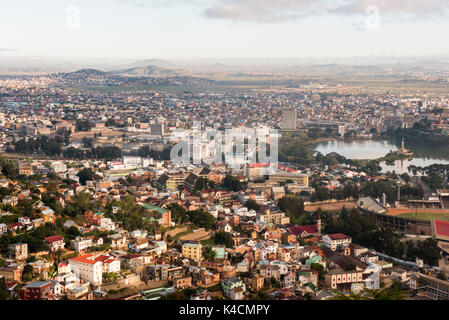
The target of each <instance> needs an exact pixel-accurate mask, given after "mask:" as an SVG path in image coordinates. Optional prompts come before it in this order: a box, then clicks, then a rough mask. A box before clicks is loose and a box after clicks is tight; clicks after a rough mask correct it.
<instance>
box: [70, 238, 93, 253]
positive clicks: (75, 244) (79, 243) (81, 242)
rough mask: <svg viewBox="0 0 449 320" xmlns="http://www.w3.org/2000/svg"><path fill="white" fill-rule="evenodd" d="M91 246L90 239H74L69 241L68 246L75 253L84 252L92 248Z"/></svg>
mask: <svg viewBox="0 0 449 320" xmlns="http://www.w3.org/2000/svg"><path fill="white" fill-rule="evenodd" d="M92 245H93V243H92V239H90V238H81V237H76V238H75V239H73V240H71V241H70V246H71V247H72V248H73V249H75V251H76V252H81V251H84V250H86V249H87V248H89V247H92Z"/></svg>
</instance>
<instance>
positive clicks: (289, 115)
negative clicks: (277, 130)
mask: <svg viewBox="0 0 449 320" xmlns="http://www.w3.org/2000/svg"><path fill="white" fill-rule="evenodd" d="M296 118H297V112H296V109H292V108H285V109H284V110H283V111H282V129H284V130H296Z"/></svg>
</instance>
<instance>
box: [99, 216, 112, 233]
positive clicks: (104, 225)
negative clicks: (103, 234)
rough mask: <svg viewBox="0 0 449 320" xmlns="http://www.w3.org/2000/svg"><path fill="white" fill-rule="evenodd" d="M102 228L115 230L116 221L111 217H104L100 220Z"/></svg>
mask: <svg viewBox="0 0 449 320" xmlns="http://www.w3.org/2000/svg"><path fill="white" fill-rule="evenodd" d="M100 228H101V229H104V230H106V231H114V230H115V229H116V226H115V222H113V221H112V220H111V219H110V218H102V219H101V220H100Z"/></svg>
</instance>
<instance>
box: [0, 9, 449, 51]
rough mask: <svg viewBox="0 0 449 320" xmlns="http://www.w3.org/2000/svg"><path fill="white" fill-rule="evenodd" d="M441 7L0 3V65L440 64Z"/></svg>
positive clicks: (445, 26) (444, 17) (447, 29)
mask: <svg viewBox="0 0 449 320" xmlns="http://www.w3.org/2000/svg"><path fill="white" fill-rule="evenodd" d="M448 6H449V0H373V1H367V0H296V1H295V0H89V1H87V0H71V1H66V0H54V1H50V0H39V1H35V0H34V1H31V0H14V1H6V0H1V10H0V30H1V37H0V56H33V57H61V58H87V57H104V58H111V59H147V58H160V59H174V58H234V57H348V56H364V55H375V56H376V55H387V56H401V55H449V41H448V40H447V39H448V34H449V19H448V17H449V15H448ZM78 12H79V19H78Z"/></svg>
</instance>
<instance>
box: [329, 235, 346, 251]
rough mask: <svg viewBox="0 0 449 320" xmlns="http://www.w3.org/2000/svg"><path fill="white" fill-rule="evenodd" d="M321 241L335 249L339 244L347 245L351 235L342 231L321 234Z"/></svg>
mask: <svg viewBox="0 0 449 320" xmlns="http://www.w3.org/2000/svg"><path fill="white" fill-rule="evenodd" d="M323 243H324V245H325V246H326V247H328V248H330V249H331V250H333V251H335V250H337V248H338V247H339V246H343V247H347V246H349V245H350V244H351V237H349V236H347V235H344V234H342V233H333V234H326V235H324V236H323Z"/></svg>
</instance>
